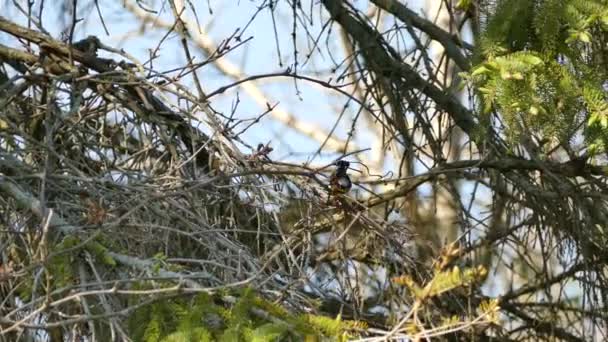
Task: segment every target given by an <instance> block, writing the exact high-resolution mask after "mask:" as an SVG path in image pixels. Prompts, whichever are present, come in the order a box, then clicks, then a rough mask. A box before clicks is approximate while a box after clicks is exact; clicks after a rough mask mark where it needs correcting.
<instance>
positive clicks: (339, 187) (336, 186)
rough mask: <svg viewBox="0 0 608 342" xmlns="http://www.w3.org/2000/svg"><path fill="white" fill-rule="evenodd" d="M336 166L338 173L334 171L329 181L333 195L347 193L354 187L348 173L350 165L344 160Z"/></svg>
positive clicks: (339, 161)
mask: <svg viewBox="0 0 608 342" xmlns="http://www.w3.org/2000/svg"><path fill="white" fill-rule="evenodd" d="M335 164H336V171H334V173H333V174H332V175H331V178H330V179H329V187H330V190H331V193H332V194H333V195H335V194H344V193H347V192H348V191H349V190H350V188H351V187H352V186H353V183H352V182H351V181H350V178H349V177H348V174H347V173H346V171H347V170H348V167H349V166H350V163H349V162H347V161H344V160H338V161H337V162H336V163H335Z"/></svg>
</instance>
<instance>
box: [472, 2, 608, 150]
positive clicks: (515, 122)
mask: <svg viewBox="0 0 608 342" xmlns="http://www.w3.org/2000/svg"><path fill="white" fill-rule="evenodd" d="M479 55H480V57H481V58H480V61H479V63H478V64H477V66H476V67H475V68H473V70H472V71H471V73H470V74H467V75H465V77H467V78H468V79H469V80H470V81H471V82H472V83H473V84H474V85H475V86H476V89H477V90H478V91H479V94H480V107H481V108H480V109H481V112H482V113H484V114H485V115H486V116H487V115H489V114H491V113H494V112H498V113H500V114H501V116H502V118H503V120H504V123H505V126H506V128H507V135H508V137H509V138H510V139H509V140H510V141H511V142H514V143H517V142H518V141H519V136H520V135H522V134H523V135H530V134H537V135H538V136H542V137H545V138H546V139H547V140H552V141H555V142H556V143H562V144H568V143H569V142H570V141H572V140H574V139H575V138H577V135H582V136H583V137H584V139H585V141H586V143H587V146H588V148H589V151H590V152H592V153H598V152H599V153H601V152H605V151H606V148H607V147H608V144H607V142H608V104H607V90H606V86H607V83H608V77H607V76H608V70H607V69H608V68H607V66H608V1H606V0H543V1H539V0H536V1H533V0H502V1H499V2H498V3H497V4H496V6H495V8H494V14H493V15H492V16H491V17H489V18H488V19H487V21H486V23H485V27H484V34H483V36H482V37H481V44H480V51H479ZM483 119H484V120H487V118H483ZM553 146H554V144H553Z"/></svg>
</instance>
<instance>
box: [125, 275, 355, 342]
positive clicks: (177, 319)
mask: <svg viewBox="0 0 608 342" xmlns="http://www.w3.org/2000/svg"><path fill="white" fill-rule="evenodd" d="M136 287H137V288H138V289H144V288H149V286H147V285H142V284H138V285H137V286H136ZM223 296H227V297H230V298H237V300H236V302H234V303H232V304H230V302H231V301H226V300H222V297H223ZM132 304H136V303H132ZM254 310H258V312H254ZM260 312H263V314H262V315H260V314H259V313H260ZM128 326H129V330H130V333H131V334H132V336H133V340H134V341H145V342H156V341H162V342H175V341H180V342H181V341H184V342H186V341H226V342H234V341H301V340H312V341H323V340H331V341H340V340H345V339H346V338H348V337H349V336H355V335H353V334H352V331H353V330H356V329H360V328H361V327H362V325H361V324H360V323H358V322H354V321H344V320H341V319H340V318H339V317H338V318H337V319H334V318H331V317H325V316H320V315H312V314H302V315H297V314H290V313H288V312H287V311H286V310H285V309H284V308H282V307H281V306H280V304H278V303H272V302H270V301H267V300H265V299H263V298H261V297H260V296H259V295H258V294H256V292H255V290H253V289H250V288H246V289H243V290H237V291H234V293H231V294H229V295H227V294H217V295H209V294H205V293H201V294H198V295H196V296H187V297H180V298H171V299H159V300H158V301H156V302H154V303H152V304H150V305H146V306H143V307H141V308H138V309H137V310H136V311H135V312H134V313H133V314H132V315H131V316H130V318H129V322H128Z"/></svg>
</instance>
